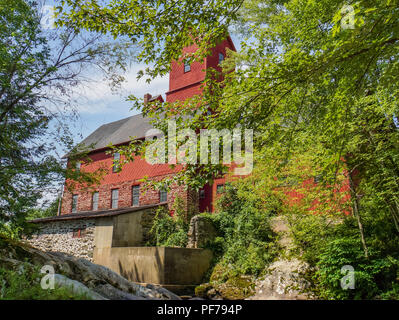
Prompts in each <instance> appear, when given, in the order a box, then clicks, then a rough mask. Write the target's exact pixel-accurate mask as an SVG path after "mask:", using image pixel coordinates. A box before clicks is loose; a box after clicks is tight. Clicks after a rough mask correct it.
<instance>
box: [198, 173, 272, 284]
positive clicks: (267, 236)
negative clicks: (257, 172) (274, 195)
mask: <svg viewBox="0 0 399 320" xmlns="http://www.w3.org/2000/svg"><path fill="white" fill-rule="evenodd" d="M250 193H251V189H250V187H249V188H248V184H246V183H245V182H243V181H240V183H237V184H234V185H231V184H227V185H226V187H225V191H224V193H223V194H222V195H221V197H220V199H219V200H218V203H217V211H218V212H217V213H216V214H203V216H206V217H208V218H209V219H211V220H212V222H213V224H214V226H215V228H216V230H217V231H218V234H219V237H217V238H216V239H215V240H214V241H213V242H212V243H210V244H208V245H207V247H208V248H210V249H211V250H212V251H213V253H214V256H215V257H216V259H215V261H214V263H215V264H216V263H217V265H218V267H217V268H215V270H214V271H215V272H216V271H217V270H219V271H220V270H224V271H223V272H222V273H220V272H216V273H217V274H218V277H219V278H220V279H222V278H225V277H227V278H229V277H235V276H238V275H253V276H256V275H259V274H260V273H261V272H262V271H263V270H264V269H265V267H266V266H267V265H268V264H269V263H270V262H271V261H272V260H273V258H274V255H275V251H274V250H273V248H274V247H275V245H274V243H273V240H274V234H273V232H272V230H271V227H270V217H271V216H272V215H273V211H272V210H267V209H266V210H265V208H264V207H262V205H261V203H260V199H259V198H253V197H252V196H249V194H250ZM214 280H215V277H214Z"/></svg>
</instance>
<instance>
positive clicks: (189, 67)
mask: <svg viewBox="0 0 399 320" xmlns="http://www.w3.org/2000/svg"><path fill="white" fill-rule="evenodd" d="M189 71H191V66H190V64H189V63H188V61H184V73H186V72H189Z"/></svg>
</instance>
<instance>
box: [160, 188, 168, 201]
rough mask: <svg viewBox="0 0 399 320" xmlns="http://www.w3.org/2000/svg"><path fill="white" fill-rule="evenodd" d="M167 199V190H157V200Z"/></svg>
mask: <svg viewBox="0 0 399 320" xmlns="http://www.w3.org/2000/svg"><path fill="white" fill-rule="evenodd" d="M166 201H168V191H166V190H160V191H159V202H166Z"/></svg>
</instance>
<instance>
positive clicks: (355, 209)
mask: <svg viewBox="0 0 399 320" xmlns="http://www.w3.org/2000/svg"><path fill="white" fill-rule="evenodd" d="M349 186H350V189H351V197H352V208H353V214H354V216H355V217H356V220H357V225H358V227H359V232H360V238H361V240H362V245H363V251H364V256H365V257H366V259H368V257H369V251H368V248H367V244H366V240H365V238H364V230H363V223H362V219H361V218H360V214H359V199H358V195H357V193H356V189H355V185H354V183H353V180H352V176H351V173H349Z"/></svg>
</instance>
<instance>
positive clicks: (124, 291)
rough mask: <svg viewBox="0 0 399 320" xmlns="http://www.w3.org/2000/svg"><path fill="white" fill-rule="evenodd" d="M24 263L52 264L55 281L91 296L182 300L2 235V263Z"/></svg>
mask: <svg viewBox="0 0 399 320" xmlns="http://www.w3.org/2000/svg"><path fill="white" fill-rule="evenodd" d="M24 263H28V264H31V265H35V266H38V267H39V268H41V267H43V266H45V265H50V266H52V267H53V268H54V271H55V273H56V275H55V283H56V284H57V285H59V286H66V287H69V288H71V289H72V291H75V292H77V293H78V292H81V293H84V294H86V295H87V296H88V297H90V298H92V299H122V300H138V299H156V300H160V299H162V300H180V297H179V296H177V295H176V294H174V293H172V292H170V291H168V290H166V289H164V288H162V287H159V286H155V285H151V284H147V285H139V284H136V283H133V282H130V281H129V280H127V279H126V278H124V277H122V276H121V275H119V274H117V273H116V272H114V271H112V270H110V269H108V268H106V267H104V266H101V265H97V264H94V263H92V262H90V261H88V260H85V259H83V258H77V257H73V256H70V255H68V254H65V253H61V252H44V251H41V250H39V249H36V248H33V247H31V246H29V245H27V244H25V243H20V242H16V241H10V240H8V239H4V238H0V266H3V267H5V268H13V269H15V268H18V267H19V266H21V265H23V264H24Z"/></svg>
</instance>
